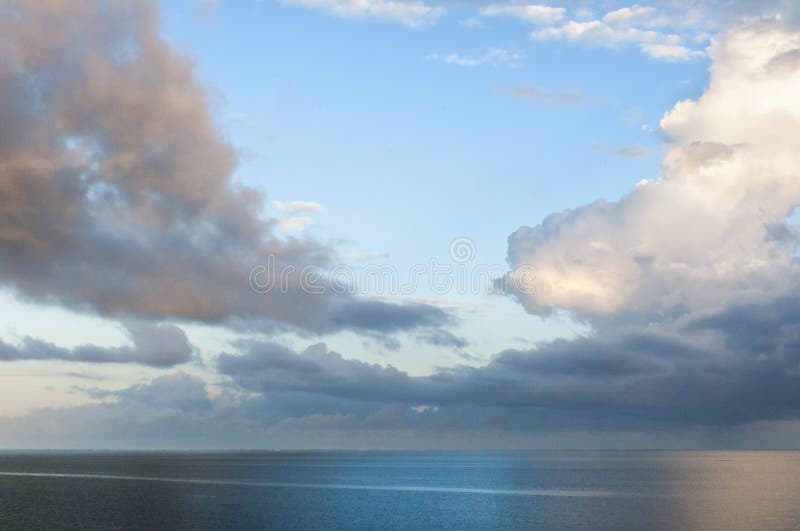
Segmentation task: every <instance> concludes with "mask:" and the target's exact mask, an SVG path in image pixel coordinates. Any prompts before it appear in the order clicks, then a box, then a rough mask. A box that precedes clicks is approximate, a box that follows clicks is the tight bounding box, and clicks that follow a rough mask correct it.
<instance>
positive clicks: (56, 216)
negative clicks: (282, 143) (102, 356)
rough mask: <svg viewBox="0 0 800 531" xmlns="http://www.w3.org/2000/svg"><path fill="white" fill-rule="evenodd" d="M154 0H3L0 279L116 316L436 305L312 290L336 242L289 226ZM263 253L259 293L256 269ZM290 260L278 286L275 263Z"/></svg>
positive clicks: (295, 321) (382, 315) (267, 319)
mask: <svg viewBox="0 0 800 531" xmlns="http://www.w3.org/2000/svg"><path fill="white" fill-rule="evenodd" d="M159 30H160V28H159V21H158V14H157V12H156V5H155V4H152V3H149V2H104V1H101V0H96V1H94V0H93V1H86V2H60V1H55V0H49V1H44V2H17V1H12V2H6V3H4V4H3V6H2V8H0V50H2V53H0V283H2V284H4V285H6V286H8V287H10V288H12V289H13V290H15V291H16V292H17V293H18V294H19V295H20V296H21V297H25V298H28V299H32V300H34V301H38V302H42V303H48V304H50V303H59V304H61V305H63V306H65V307H67V308H70V309H73V310H79V311H91V312H97V313H99V314H101V315H104V316H108V317H112V318H129V317H134V318H145V319H151V320H154V321H161V320H165V319H179V320H192V321H202V322H208V323H236V324H239V325H247V326H253V327H258V328H261V329H264V328H267V327H270V326H288V327H295V328H299V329H303V330H308V331H312V332H327V331H332V330H338V329H344V328H348V329H354V330H366V331H373V332H381V333H384V332H393V331H396V330H401V329H404V328H415V327H417V326H438V325H440V324H441V323H442V322H444V321H446V320H447V314H446V313H445V312H444V311H442V310H440V309H436V308H432V307H428V306H424V305H416V306H413V307H410V306H403V305H399V304H392V303H388V302H377V301H361V300H359V299H357V298H355V297H353V296H350V295H347V294H341V293H337V292H336V291H335V290H334V289H331V288H332V287H333V286H331V285H330V283H327V281H326V280H325V278H324V274H323V276H322V279H321V280H320V281H319V282H318V283H317V284H318V285H321V286H322V287H323V288H327V289H325V290H324V293H321V294H320V293H310V292H309V290H308V289H304V287H303V285H302V284H301V278H300V271H302V270H303V268H305V267H309V266H314V267H317V268H319V269H320V270H321V271H323V273H324V271H325V269H326V268H327V267H330V266H331V265H332V264H334V263H335V261H336V252H335V250H334V249H332V248H330V247H329V246H327V245H324V244H321V243H319V242H316V241H313V240H310V239H298V238H283V237H280V236H278V235H277V234H276V232H275V230H274V229H275V226H276V221H275V220H274V219H271V218H265V217H263V215H262V212H263V210H264V198H263V196H262V194H261V193H259V192H258V191H256V190H253V189H250V188H247V187H244V186H241V185H239V184H236V183H234V182H233V180H232V173H233V171H234V169H235V167H236V164H237V160H238V154H237V152H236V150H235V149H234V148H233V146H231V145H230V143H229V142H228V141H227V140H226V139H225V137H224V135H223V134H222V133H221V131H220V129H219V128H218V127H217V124H216V123H215V120H214V118H213V116H212V115H211V113H210V111H209V97H208V95H207V93H206V91H205V90H204V88H203V87H202V86H201V85H200V83H199V82H198V81H197V79H196V77H195V75H194V72H193V69H192V66H191V61H190V60H189V59H187V58H186V57H183V56H182V55H180V54H178V53H176V52H175V51H174V50H173V49H172V48H171V47H170V46H169V45H168V44H167V43H166V42H165V41H164V40H163V39H162V38H161V37H160V36H159ZM268 260H271V262H270V264H271V265H272V268H271V269H269V270H268V271H267V272H265V273H264V275H266V276H263V278H262V279H261V280H262V281H265V282H266V281H268V280H275V281H277V282H276V283H275V285H276V287H275V289H271V290H269V292H267V293H256V292H255V291H254V290H253V289H251V286H250V283H249V281H250V273H251V271H252V269H253V268H254V267H256V266H259V265H263V264H264V263H265V262H266V261H268ZM288 266H291V267H293V268H294V270H295V273H293V274H292V275H288V276H287V277H286V278H287V279H288V282H286V284H285V285H284V286H281V284H280V281H279V276H280V272H281V270H283V268H285V267H288Z"/></svg>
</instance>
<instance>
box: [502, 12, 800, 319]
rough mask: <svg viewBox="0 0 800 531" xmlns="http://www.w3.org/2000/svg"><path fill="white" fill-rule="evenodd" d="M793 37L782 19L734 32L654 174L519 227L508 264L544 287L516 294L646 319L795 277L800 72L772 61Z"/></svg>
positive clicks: (775, 286) (681, 111)
mask: <svg viewBox="0 0 800 531" xmlns="http://www.w3.org/2000/svg"><path fill="white" fill-rule="evenodd" d="M797 46H798V35H797V34H796V33H795V32H792V31H789V30H786V29H783V28H781V27H779V26H775V25H764V24H757V25H749V26H742V27H737V28H735V29H733V30H731V31H729V32H728V33H727V34H726V35H725V36H724V37H723V38H721V39H719V40H718V41H716V42H715V43H714V44H713V45H712V48H711V53H712V58H713V61H714V63H713V67H712V69H711V80H710V85H709V88H708V89H707V90H706V92H705V93H704V94H703V95H702V96H701V97H700V98H698V99H697V100H687V101H682V102H679V103H678V104H677V105H675V107H674V108H673V109H672V110H671V111H670V112H668V113H667V114H666V115H665V117H664V119H663V120H662V122H661V127H662V129H663V130H664V132H665V133H666V134H667V135H668V137H669V138H670V139H671V144H672V147H671V148H670V150H669V151H668V153H667V155H666V157H665V159H664V161H663V165H662V177H661V179H660V180H659V181H655V182H648V183H647V184H645V185H643V186H638V187H637V188H636V189H634V190H633V191H631V192H630V193H629V194H627V195H626V196H624V197H623V198H622V199H621V200H620V201H618V202H608V201H597V202H595V203H592V204H590V205H587V206H584V207H579V208H576V209H574V210H568V211H565V212H562V213H559V214H554V215H551V216H549V217H548V218H546V219H545V220H544V221H543V222H542V224H540V225H538V226H535V227H522V228H520V229H519V230H517V231H516V232H515V233H513V234H512V235H511V236H510V237H509V252H508V259H509V262H510V265H511V267H512V269H517V268H519V267H520V266H522V265H527V266H534V267H535V268H536V270H537V278H536V282H537V284H538V285H539V286H541V287H545V286H547V287H549V288H550V289H549V290H544V289H540V290H535V289H534V290H530V293H525V294H520V300H521V301H522V302H523V304H524V305H525V307H526V308H527V309H528V310H529V311H531V312H534V313H547V312H548V311H549V309H550V308H552V307H560V308H566V309H570V310H573V311H575V312H576V313H578V314H580V315H583V316H588V317H601V316H603V317H619V316H628V317H633V316H639V318H641V319H652V318H660V317H661V316H669V315H674V314H682V313H687V312H692V311H695V310H700V309H707V308H710V307H713V306H715V305H719V304H723V303H724V301H725V300H726V299H730V298H732V297H736V296H737V295H738V294H740V293H780V292H782V291H783V290H786V289H790V287H791V286H793V285H795V281H796V278H797V272H798V271H797V264H796V261H795V260H794V258H793V249H794V246H795V241H796V240H795V237H794V231H793V229H792V228H791V227H789V226H788V225H787V221H786V218H787V216H788V215H789V214H790V213H791V211H792V209H793V208H794V206H795V205H797V204H798V202H800V187H798V184H797V183H798V180H797V168H798V167H800V159H799V158H798V151H797V149H796V147H797V145H798V141H799V140H800V138H798V136H797V135H796V134H795V133H794V132H795V131H797V130H798V129H797V126H798V120H800V107H798V103H797V98H795V97H794V96H793V94H794V93H795V91H796V88H797V86H798V80H799V79H800V78H799V77H798V76H799V75H800V71H798V70H787V69H779V70H776V69H774V68H772V67H770V65H774V64H775V63H774V62H773V61H775V60H776V58H780V57H786V54H787V53H791V51H792V50H795V49H796V48H797ZM512 276H513V273H512ZM512 285H513V283H512Z"/></svg>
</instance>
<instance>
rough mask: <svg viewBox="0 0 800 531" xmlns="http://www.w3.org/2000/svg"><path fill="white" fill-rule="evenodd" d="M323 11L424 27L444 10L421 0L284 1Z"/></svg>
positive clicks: (347, 16)
mask: <svg viewBox="0 0 800 531" xmlns="http://www.w3.org/2000/svg"><path fill="white" fill-rule="evenodd" d="M284 1H287V2H290V3H294V4H299V5H303V6H306V7H311V8H316V9H321V10H323V11H327V12H329V13H331V14H333V15H336V16H339V17H346V18H362V17H374V18H380V19H385V20H394V21H397V22H400V23H402V24H405V25H406V26H412V27H415V26H422V25H425V24H430V23H433V22H435V21H436V19H438V18H439V17H440V16H441V15H442V13H444V8H442V7H441V6H433V5H430V4H426V3H425V2H422V1H420V0H408V1H405V0H284Z"/></svg>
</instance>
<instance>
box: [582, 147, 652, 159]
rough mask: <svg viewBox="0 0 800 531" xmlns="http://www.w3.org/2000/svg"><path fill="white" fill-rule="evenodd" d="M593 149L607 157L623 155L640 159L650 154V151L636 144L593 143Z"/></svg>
mask: <svg viewBox="0 0 800 531" xmlns="http://www.w3.org/2000/svg"><path fill="white" fill-rule="evenodd" d="M592 148H593V149H594V150H595V151H598V152H600V153H602V154H604V155H607V156H609V157H623V158H628V159H641V158H644V157H648V156H650V151H649V150H648V149H647V148H645V147H643V146H639V145H636V144H631V145H628V146H606V145H604V144H595V145H594V146H592Z"/></svg>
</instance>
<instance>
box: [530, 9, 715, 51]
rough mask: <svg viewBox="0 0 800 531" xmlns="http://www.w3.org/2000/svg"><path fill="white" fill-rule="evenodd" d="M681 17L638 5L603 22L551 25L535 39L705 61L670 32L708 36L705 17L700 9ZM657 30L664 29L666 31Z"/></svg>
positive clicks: (621, 11) (615, 13)
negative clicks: (635, 49) (681, 30)
mask: <svg viewBox="0 0 800 531" xmlns="http://www.w3.org/2000/svg"><path fill="white" fill-rule="evenodd" d="M679 12H680V13H681V15H680V16H678V15H677V14H672V15H670V16H668V15H667V14H665V13H663V12H661V11H657V10H656V9H655V8H653V7H649V6H639V5H634V6H632V7H624V8H620V9H617V10H614V11H609V12H608V13H606V14H605V15H604V16H603V17H602V19H599V20H598V19H594V20H582V21H576V20H570V21H567V22H566V23H563V24H561V25H550V26H549V27H546V28H541V29H537V30H535V31H534V32H533V33H532V34H531V38H532V39H534V40H538V41H546V40H567V41H573V42H582V43H586V44H592V45H601V46H610V47H615V46H621V45H625V44H635V45H638V46H639V48H640V49H641V50H642V52H643V53H645V54H646V55H648V56H649V57H652V58H653V59H660V60H665V61H686V60H688V59H693V58H697V57H703V56H704V55H705V54H704V53H703V52H702V51H698V50H692V49H690V48H688V47H686V46H685V45H683V44H682V41H683V40H684V37H683V36H682V35H681V34H679V33H676V32H675V31H670V29H674V28H675V27H676V26H677V27H681V26H685V27H688V28H691V32H692V33H697V32H699V33H697V34H698V35H699V34H704V32H703V31H702V29H701V28H704V27H705V26H704V25H703V24H701V21H702V20H703V17H702V16H701V14H700V10H699V8H691V9H688V10H683V11H681V10H679ZM653 28H663V29H665V31H661V30H656V29H653Z"/></svg>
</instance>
